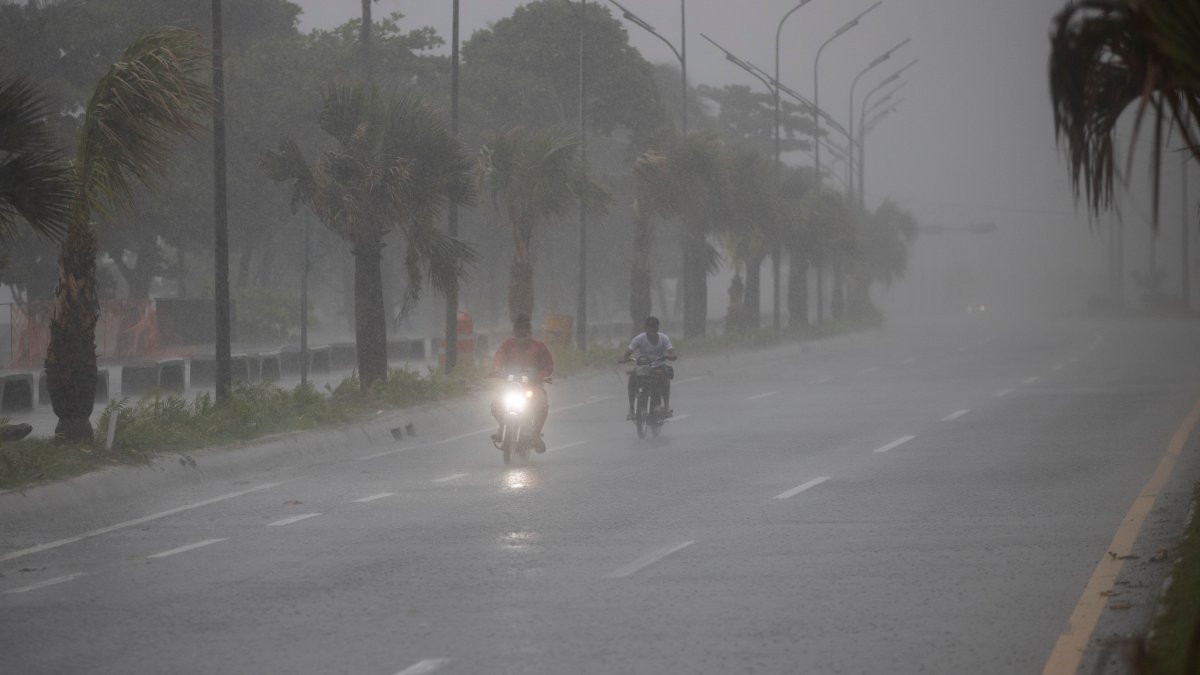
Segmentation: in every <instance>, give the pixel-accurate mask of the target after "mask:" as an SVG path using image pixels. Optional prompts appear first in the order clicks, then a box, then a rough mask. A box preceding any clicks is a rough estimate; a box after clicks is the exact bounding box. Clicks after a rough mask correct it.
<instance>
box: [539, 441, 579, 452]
mask: <svg viewBox="0 0 1200 675" xmlns="http://www.w3.org/2000/svg"><path fill="white" fill-rule="evenodd" d="M585 443H587V441H574V442H571V443H564V444H562V445H559V446H556V447H553V448H547V449H546V452H558V451H559V450H566V449H567V448H573V447H575V446H577V445H584V444H585Z"/></svg>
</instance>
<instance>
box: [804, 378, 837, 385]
mask: <svg viewBox="0 0 1200 675" xmlns="http://www.w3.org/2000/svg"><path fill="white" fill-rule="evenodd" d="M829 382H833V378H832V377H822V378H821V379H819V380H813V381H812V382H809V384H827V383H829Z"/></svg>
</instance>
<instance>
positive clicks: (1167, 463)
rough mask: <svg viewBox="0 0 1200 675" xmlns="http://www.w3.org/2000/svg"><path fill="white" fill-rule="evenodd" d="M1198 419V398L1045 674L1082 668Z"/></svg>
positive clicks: (1096, 574) (1069, 672)
mask: <svg viewBox="0 0 1200 675" xmlns="http://www.w3.org/2000/svg"><path fill="white" fill-rule="evenodd" d="M1198 421H1200V401H1196V405H1195V406H1193V407H1192V411H1191V412H1190V413H1188V416H1187V417H1186V418H1184V420H1183V423H1182V424H1180V425H1179V428H1178V429H1176V430H1175V434H1174V435H1173V436H1171V442H1170V443H1169V444H1168V445H1167V451H1166V453H1164V454H1163V456H1162V459H1161V460H1159V462H1158V468H1156V469H1155V470H1154V475H1152V476H1150V480H1148V481H1146V484H1145V485H1144V486H1142V491H1141V493H1140V494H1138V496H1137V499H1134V500H1133V506H1131V507H1129V512H1128V513H1126V514H1125V519H1124V520H1122V521H1121V526H1120V527H1118V528H1117V534H1116V535H1115V536H1114V537H1113V540H1112V543H1111V544H1109V545H1108V551H1107V552H1106V553H1105V554H1104V557H1102V558H1101V559H1100V563H1099V564H1097V565H1096V569H1095V571H1094V572H1092V578H1091V579H1088V583H1087V586H1085V587H1084V589H1083V594H1082V595H1081V596H1079V603H1078V604H1076V605H1075V611H1073V612H1071V618H1070V619H1067V628H1066V630H1064V631H1063V633H1062V635H1059V636H1058V641H1057V642H1055V643H1054V649H1053V651H1051V652H1050V658H1049V659H1047V660H1046V666H1045V667H1044V668H1043V669H1042V675H1074V673H1075V671H1077V670H1078V669H1079V661H1080V660H1081V659H1082V658H1083V650H1084V649H1085V648H1086V647H1087V644H1088V640H1090V639H1091V637H1092V631H1093V630H1095V629H1096V622H1098V621H1099V620H1100V614H1101V613H1102V612H1103V611H1104V606H1105V604H1107V602H1108V592H1109V591H1111V590H1112V588H1113V585H1114V584H1115V583H1116V581H1117V575H1118V574H1119V573H1120V572H1121V567H1122V566H1123V565H1124V564H1125V557H1126V556H1128V555H1129V554H1130V551H1132V550H1133V543H1134V542H1135V541H1136V540H1137V535H1138V532H1140V531H1141V529H1142V523H1143V522H1145V520H1146V516H1147V515H1149V513H1150V509H1151V508H1153V506H1154V500H1155V499H1156V498H1157V497H1158V491H1159V490H1161V489H1162V486H1163V485H1164V484H1165V483H1166V482H1167V479H1168V478H1170V477H1171V472H1172V471H1174V470H1175V460H1176V458H1178V457H1179V455H1180V454H1181V453H1182V452H1183V446H1184V444H1185V443H1187V439H1188V436H1190V435H1191V433H1192V429H1194V428H1195V427H1196V423H1197V422H1198Z"/></svg>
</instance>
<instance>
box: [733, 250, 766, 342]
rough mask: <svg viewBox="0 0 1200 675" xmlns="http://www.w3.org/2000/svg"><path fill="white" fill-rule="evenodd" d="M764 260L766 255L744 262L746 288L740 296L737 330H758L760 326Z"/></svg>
mask: <svg viewBox="0 0 1200 675" xmlns="http://www.w3.org/2000/svg"><path fill="white" fill-rule="evenodd" d="M766 258H767V256H766V255H760V256H755V257H754V258H753V259H751V260H749V261H747V262H746V286H745V290H744V291H743V295H742V298H743V299H742V317H741V321H740V322H739V326H738V327H739V328H745V329H749V330H758V327H759V326H760V325H761V324H762V310H761V309H760V308H761V307H762V264H763V260H766Z"/></svg>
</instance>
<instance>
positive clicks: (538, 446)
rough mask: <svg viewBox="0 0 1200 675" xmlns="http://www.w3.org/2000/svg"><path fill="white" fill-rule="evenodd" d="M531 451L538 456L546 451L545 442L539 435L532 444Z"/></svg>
mask: <svg viewBox="0 0 1200 675" xmlns="http://www.w3.org/2000/svg"><path fill="white" fill-rule="evenodd" d="M533 451H534V452H536V453H538V454H539V455H540V454H542V453H543V452H545V451H546V441H545V440H543V439H542V435H541V434H538V437H537V440H536V441H534V442H533Z"/></svg>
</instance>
